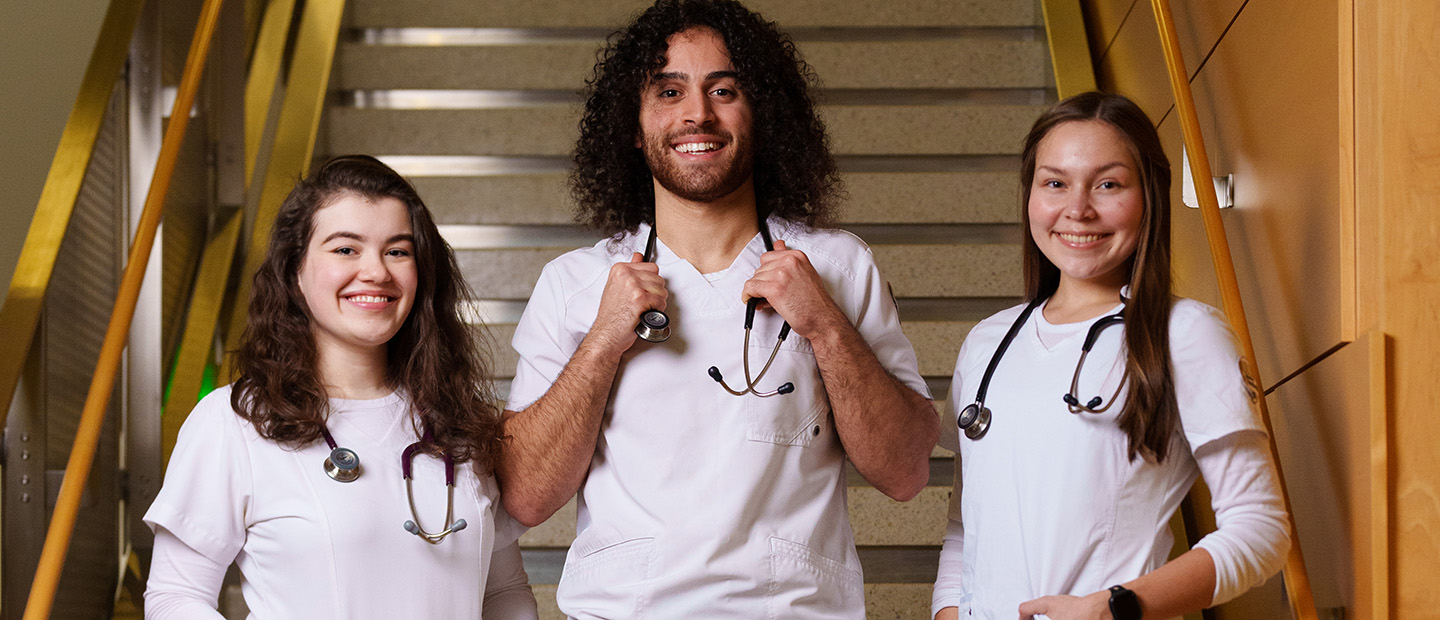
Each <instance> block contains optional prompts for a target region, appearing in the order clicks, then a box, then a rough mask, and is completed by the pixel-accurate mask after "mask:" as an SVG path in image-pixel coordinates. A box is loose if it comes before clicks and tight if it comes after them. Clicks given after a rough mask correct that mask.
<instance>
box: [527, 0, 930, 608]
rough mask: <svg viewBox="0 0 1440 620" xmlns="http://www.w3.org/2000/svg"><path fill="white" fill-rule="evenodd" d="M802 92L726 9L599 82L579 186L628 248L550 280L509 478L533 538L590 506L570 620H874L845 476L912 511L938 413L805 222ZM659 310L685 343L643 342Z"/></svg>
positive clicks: (657, 17)
mask: <svg viewBox="0 0 1440 620" xmlns="http://www.w3.org/2000/svg"><path fill="white" fill-rule="evenodd" d="M806 71H807V70H806V69H804V65H803V64H801V63H800V62H799V61H798V60H797V58H796V57H795V52H794V48H793V46H792V45H791V44H790V43H789V40H788V39H787V38H785V37H783V36H782V35H780V34H779V33H778V32H776V30H775V28H774V25H773V24H770V23H767V22H765V21H764V20H763V19H761V18H760V17H759V16H758V15H756V14H754V13H751V12H749V11H748V10H746V9H745V8H744V7H743V6H741V5H739V4H738V3H736V2H734V1H733V0H661V1H660V2H658V3H657V4H656V5H655V6H653V7H651V8H650V9H649V10H647V11H646V12H645V13H644V14H642V15H640V16H639V17H638V18H637V19H636V21H635V23H633V24H632V25H631V26H630V27H629V28H628V29H626V30H625V31H623V32H622V33H620V35H619V36H618V37H615V38H612V44H611V45H610V47H609V48H608V49H607V50H606V51H605V53H604V56H603V59H602V60H601V61H600V62H599V63H598V64H597V65H596V69H595V77H594V79H593V80H592V81H591V83H590V91H591V92H590V94H589V99H588V101H587V103H586V108H585V114H584V118H583V120H582V121H581V137H580V140H579V144H578V146H577V148H576V156H575V159H576V164H577V170H576V171H575V173H574V174H573V176H572V189H573V190H574V194H575V196H576V197H577V199H578V201H579V204H580V209H581V217H582V218H583V219H586V220H588V221H589V222H590V223H591V224H592V225H594V226H595V227H596V228H598V229H600V230H602V231H604V232H606V233H609V234H611V235H612V238H611V239H610V240H608V241H602V242H600V243H599V244H597V245H596V246H595V247H593V248H588V249H584V250H577V251H575V252H571V253H569V254H566V255H565V256H562V257H560V258H558V259H556V260H555V261H553V262H551V263H550V264H549V265H547V266H546V268H545V270H544V272H543V273H542V275H541V276H540V280H539V282H538V283H537V284H536V288H535V292H534V294H533V295H532V297H531V301H530V304H529V306H528V307H527V308H526V311H525V315H524V317H523V318H522V319H521V321H520V324H519V326H518V328H517V329H516V333H515V339H514V346H515V349H516V351H517V352H518V353H519V354H520V363H519V366H518V368H517V370H516V376H515V381H514V383H513V386H512V388H511V394H510V402H509V405H508V406H507V407H506V409H507V411H506V424H505V428H506V433H507V434H508V435H509V440H508V441H509V443H508V444H507V445H506V450H505V453H504V456H503V458H502V461H503V462H502V464H501V465H500V468H499V475H500V479H501V482H502V485H503V491H504V493H503V498H504V502H505V506H506V508H507V509H508V510H509V511H510V513H511V514H512V515H514V516H515V517H516V518H517V519H519V520H520V521H521V522H523V523H526V524H528V525H535V524H538V523H540V522H542V521H544V520H545V519H546V518H548V517H549V516H550V515H551V514H553V513H554V512H555V511H556V510H557V509H559V508H560V507H561V506H562V505H564V503H565V502H566V501H567V500H568V499H569V498H570V497H571V496H572V495H574V494H575V493H576V491H577V490H578V491H579V518H578V521H579V523H578V530H579V534H578V536H577V538H576V540H575V543H574V544H573V545H572V546H571V548H570V553H569V556H568V558H567V561H566V565H565V570H564V576H563V578H562V579H561V583H560V587H559V591H558V594H557V598H558V600H559V604H560V609H561V610H562V611H564V612H565V613H566V614H568V615H569V616H571V617H578V618H638V617H649V618H686V617H690V618H716V617H726V618H759V617H786V618H827V619H829V618H863V617H864V615H865V612H864V601H863V590H862V579H861V575H860V564H859V560H858V558H857V556H856V552H855V544H854V535H853V533H852V532H851V530H850V525H849V519H848V517H847V514H846V508H845V486H846V484H845V470H844V464H845V461H846V460H847V458H848V460H850V461H851V462H852V463H853V464H854V465H855V468H856V469H857V470H858V471H859V472H860V473H861V474H862V475H864V476H865V477H866V478H867V479H868V480H870V482H871V483H872V484H874V485H875V487H876V488H878V489H880V490H881V491H883V492H884V493H886V494H887V495H889V496H891V497H894V498H896V499H900V500H906V499H909V498H911V497H913V496H914V495H915V494H916V493H918V492H919V491H920V489H921V488H923V487H924V486H925V483H926V480H927V479H928V477H929V467H928V457H929V453H930V447H931V446H932V445H934V443H935V440H936V437H937V434H938V432H939V431H938V421H937V416H936V414H935V412H934V410H933V408H932V407H931V406H930V403H929V400H928V398H929V397H928V395H927V394H926V393H925V391H926V390H925V386H924V383H923V382H922V380H921V378H920V376H919V373H918V372H917V370H916V361H915V354H914V351H913V349H912V348H911V346H910V343H909V342H908V341H907V340H906V339H905V337H904V335H903V334H902V333H901V331H900V326H899V321H898V317H897V315H896V308H895V305H894V301H893V300H892V299H891V297H890V294H889V287H888V286H887V285H886V283H885V281H884V280H883V279H882V278H881V277H880V275H879V272H878V270H877V269H876V267H875V263H874V260H873V258H872V257H871V255H870V251H869V248H867V247H866V246H865V245H864V244H863V243H862V242H860V241H859V240H858V239H856V238H855V237H854V236H852V235H849V234H848V233H844V232H840V231H833V230H819V229H814V228H812V227H811V225H813V224H817V223H821V222H824V221H825V220H826V219H827V217H828V216H829V215H830V210H831V207H832V205H833V203H834V200H835V199H834V194H835V188H836V185H837V174H836V171H835V165H834V162H833V160H832V159H831V158H830V156H829V153H828V152H827V150H826V138H825V132H824V127H823V125H822V124H821V123H820V121H819V120H818V119H817V118H816V115H815V111H814V106H813V104H812V102H811V100H810V98H809V95H808V92H807V83H808V80H807V77H808V76H807V73H806ZM762 225H763V226H764V227H765V228H764V230H763V231H762V229H761V226H762ZM652 231H654V232H656V233H658V234H655V235H654V236H653V237H652ZM762 232H763V233H765V234H760V233H762ZM767 236H768V237H770V238H773V239H774V243H773V248H774V249H773V251H765V240H766V238H767ZM652 238H653V239H654V241H653V245H654V250H653V257H652V258H651V260H650V261H649V262H647V261H646V260H645V255H646V254H647V252H646V246H647V245H649V242H650V240H651V239H652ZM750 298H763V299H764V300H766V303H765V304H762V305H761V306H760V310H759V311H758V312H757V313H756V315H755V317H754V329H753V333H750V332H743V331H742V329H743V326H744V324H745V323H746V319H745V313H746V305H745V303H744V302H745V300H748V299H750ZM650 309H656V310H663V311H664V312H666V313H667V314H668V315H669V318H670V322H671V324H670V330H671V331H672V332H673V335H671V336H670V338H669V340H667V341H664V342H659V343H653V342H647V341H645V340H639V339H638V338H637V337H636V333H637V332H636V325H637V322H638V321H639V320H640V317H641V314H642V313H644V312H646V311H647V310H650ZM787 321H788V323H789V326H790V327H791V328H793V335H790V336H789V337H788V338H784V339H783V340H779V341H777V340H772V339H773V338H776V336H777V335H779V334H781V333H782V323H784V322H787ZM745 346H749V347H753V348H751V349H750V350H748V351H745V350H744V347H745ZM772 351H773V353H772ZM767 360H770V361H767ZM762 364H763V366H762ZM712 366H714V367H715V368H714V369H713V370H712V369H710V367H712ZM762 368H768V370H762ZM707 370H708V372H707ZM707 374H709V375H718V376H717V377H716V378H715V379H714V380H712V377H711V376H707ZM754 375H763V377H761V376H754ZM752 376H754V378H753V382H752V381H751V378H752ZM722 379H723V380H725V381H728V382H729V386H730V388H733V389H734V392H731V391H728V388H726V387H724V386H722V385H720V384H719V382H720V381H721V380H722ZM784 383H788V384H790V386H792V387H793V391H791V390H783V389H782V390H778V392H776V393H771V392H772V391H775V390H776V389H777V386H780V385H781V384H784ZM752 385H753V387H754V390H753V391H752V390H747V389H746V388H747V387H748V386H752ZM737 386H738V387H737ZM735 392H740V393H742V395H736V394H735Z"/></svg>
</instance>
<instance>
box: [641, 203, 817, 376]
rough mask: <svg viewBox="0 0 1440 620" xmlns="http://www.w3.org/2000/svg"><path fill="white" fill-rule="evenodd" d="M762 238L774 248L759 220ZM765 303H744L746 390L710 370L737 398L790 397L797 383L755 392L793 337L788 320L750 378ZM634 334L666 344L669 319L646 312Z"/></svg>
mask: <svg viewBox="0 0 1440 620" xmlns="http://www.w3.org/2000/svg"><path fill="white" fill-rule="evenodd" d="M656 228H657V227H656V226H653V225H652V226H651V227H650V239H649V240H648V241H646V242H645V253H644V254H642V255H641V260H643V261H644V262H647V263H648V262H652V261H654V259H655V237H656ZM760 239H761V240H762V241H764V242H765V251H766V252H770V251H773V250H774V249H775V242H774V241H773V240H772V239H771V238H770V227H769V226H767V225H766V224H765V222H764V221H763V220H761V221H760ZM764 301H765V299H764V298H763V297H751V298H750V300H749V301H747V302H745V348H744V349H742V350H741V354H740V359H741V362H742V364H743V366H744V368H745V389H742V390H736V389H734V388H731V387H730V386H729V385H728V384H726V383H725V377H724V375H722V374H720V369H719V368H718V367H716V366H711V367H710V369H709V370H708V371H707V372H708V374H709V375H710V378H711V379H714V380H715V382H716V383H719V384H720V387H722V388H724V389H725V391H726V392H729V393H731V394H734V395H736V396H744V395H746V394H754V395H756V396H759V397H761V398H765V397H770V396H776V395H779V394H789V393H791V392H794V391H795V384H793V383H790V382H788V381H787V382H785V383H784V384H782V385H781V386H780V387H777V388H775V389H773V390H770V391H768V392H762V391H760V390H757V389H755V386H756V385H757V384H759V383H760V380H761V379H763V378H765V373H767V372H769V371H770V365H771V364H772V363H774V362H775V356H776V355H778V354H779V353H780V345H782V344H784V343H785V338H786V337H787V336H789V335H790V322H789V321H785V322H784V323H783V324H782V325H781V326H780V337H779V338H778V339H776V341H775V348H774V349H772V350H771V351H770V358H769V359H767V360H765V366H764V367H762V368H761V369H760V374H758V375H755V377H754V378H751V376H750V331H751V328H752V327H754V325H755V309H756V308H757V307H758V306H759V305H760V304H761V303H762V302H764ZM635 333H636V335H638V336H640V338H642V339H644V340H646V341H649V342H664V341H665V340H666V339H668V338H670V318H669V317H668V316H666V315H665V313H664V312H661V311H659V310H646V311H645V312H644V313H643V314H641V315H640V324H639V325H636V326H635Z"/></svg>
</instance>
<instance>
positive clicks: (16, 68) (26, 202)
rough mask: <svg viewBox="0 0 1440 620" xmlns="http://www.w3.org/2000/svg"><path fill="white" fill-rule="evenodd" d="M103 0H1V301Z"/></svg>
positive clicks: (102, 11)
mask: <svg viewBox="0 0 1440 620" xmlns="http://www.w3.org/2000/svg"><path fill="white" fill-rule="evenodd" d="M108 5H109V3H108V2H95V1H93V0H46V1H45V2H35V1H34V0H0V58H3V59H5V60H4V62H0V110H3V111H4V114H0V187H4V188H6V191H5V193H4V195H3V196H0V221H3V222H6V225H5V226H0V301H3V300H4V298H5V295H6V294H7V293H8V292H9V290H10V276H11V274H12V273H14V270H15V261H16V260H17V259H18V258H19V257H20V248H21V247H22V246H23V245H24V243H25V234H26V232H28V231H29V228H30V218H31V216H32V215H33V214H34V212H35V203H36V202H38V201H39V200H40V190H41V189H42V188H43V187H44V185H45V175H46V174H48V173H49V171H50V162H51V160H52V159H53V158H54V156H55V147H56V146H57V145H58V144H59V143H60V133H61V132H62V131H63V130H64V128H65V119H66V118H67V117H68V116H69V115H70V108H71V107H72V106H73V105H74V104H75V94H76V92H78V91H79V89H80V79H81V77H82V76H83V75H84V73H85V67H86V65H87V64H88V63H89V62H90V50H91V49H92V48H93V47H94V45H95V38H96V37H97V36H98V35H99V33H100V23H101V22H102V21H103V20H104V17H105V9H106V7H107V6H108Z"/></svg>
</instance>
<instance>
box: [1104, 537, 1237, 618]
mask: <svg viewBox="0 0 1440 620" xmlns="http://www.w3.org/2000/svg"><path fill="white" fill-rule="evenodd" d="M1110 585H1114V584H1110ZM1120 585H1123V586H1125V587H1126V588H1129V589H1130V591H1132V592H1134V593H1135V597H1136V598H1138V599H1140V612H1141V614H1140V617H1142V618H1178V617H1180V616H1183V615H1185V614H1188V613H1192V612H1196V611H1199V610H1201V609H1205V608H1206V607H1209V606H1210V599H1211V597H1212V596H1213V595H1214V593H1215V562H1214V560H1213V559H1211V557H1210V553H1209V552H1207V551H1205V550H1204V549H1191V550H1189V551H1186V552H1185V553H1183V554H1181V555H1180V557H1177V558H1175V559H1173V560H1170V561H1169V562H1166V563H1165V565H1164V566H1161V567H1160V568H1157V569H1155V570H1153V571H1150V572H1149V573H1146V574H1145V575H1143V576H1141V577H1140V578H1139V579H1136V580H1134V581H1131V582H1129V583H1124V584H1120ZM1100 594H1101V595H1102V596H1104V597H1105V599H1106V601H1107V605H1108V601H1109V598H1110V594H1109V592H1108V591H1102V592H1101V593H1100Z"/></svg>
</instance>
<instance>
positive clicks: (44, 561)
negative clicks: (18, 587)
mask: <svg viewBox="0 0 1440 620" xmlns="http://www.w3.org/2000/svg"><path fill="white" fill-rule="evenodd" d="M221 2H222V0H205V4H204V6H203V7H202V8H201V11H200V19H199V21H198V23H197V25H196V27H195V36H194V38H193V40H192V41H191V44H190V52H189V56H187V57H186V59H185V70H184V74H183V75H182V76H181V78H180V86H179V88H178V90H177V92H176V96H175V107H174V108H173V110H172V111H171V113H170V122H169V124H168V125H167V126H166V131H165V138H164V142H162V143H161V147H160V155H159V159H158V161H156V163H155V176H154V178H153V180H152V181H151V183H150V190H149V192H148V193H147V194H146V196H145V207H144V210H142V211H141V213H140V222H139V225H138V227H137V229H136V231H135V241H134V242H133V243H132V244H131V245H130V256H129V258H128V260H127V261H126V264H125V271H124V273H123V275H122V276H121V279H120V292H119V294H118V295H117V296H116V298H115V306H114V309H113V310H111V313H110V323H109V326H108V327H107V328H106V330H105V341H104V343H103V344H102V345H101V347H100V359H99V361H98V362H97V363H96V367H95V375H94V376H93V377H92V378H91V381H90V391H89V392H88V394H87V395H86V397H85V406H84V409H83V410H82V412H81V414H80V423H79V425H78V427H77V429H76V432H75V443H74V445H73V446H72V447H71V449H70V460H69V463H67V464H66V466H65V478H64V481H63V482H61V484H60V496H59V499H58V500H57V501H56V504H55V512H54V514H53V515H52V516H51V518H50V527H49V530H48V531H47V532H46V534H45V546H44V548H43V550H42V551H41V553H40V564H39V566H38V568H36V571H35V580H34V582H33V583H32V584H31V586H30V599H29V601H28V602H26V605H25V615H24V616H23V617H24V618H25V620H44V619H45V618H48V617H50V610H51V608H52V607H53V605H54V603H55V592H56V589H57V588H58V586H59V583H60V572H61V569H63V568H64V566H65V556H66V553H67V552H68V551H69V549H70V538H71V535H72V534H73V533H74V530H75V521H76V517H77V515H78V513H79V511H80V500H81V496H82V495H83V494H84V491H85V483H86V481H87V479H88V478H89V476H90V466H91V465H92V464H93V463H94V461H95V449H96V447H97V446H99V443H100V430H101V426H102V425H103V423H104V421H105V409H106V407H107V406H108V405H109V402H110V394H111V393H112V391H113V390H114V386H115V375H116V373H117V372H118V371H119V369H120V359H121V356H122V354H123V353H124V350H125V341H126V339H127V338H128V337H129V333H130V321H131V319H133V318H134V316H135V304H136V302H137V301H138V300H139V297H140V283H141V281H142V280H143V279H144V277H145V270H146V267H147V266H148V264H149V262H150V250H151V249H152V248H153V247H154V245H155V236H156V232H157V229H158V228H159V226H160V216H161V215H162V214H163V211H164V209H165V196H166V194H167V193H168V192H169V189H170V180H171V178H172V176H173V175H174V172H175V165H176V163H177V162H178V161H179V157H180V146H181V143H182V141H183V140H184V139H185V130H186V128H187V127H188V125H189V122H190V108H191V107H192V106H193V105H194V103H195V94H196V92H197V91H198V90H199V89H200V79H201V77H203V75H204V73H205V59H206V57H207V56H208V55H209V53H210V43H211V40H212V39H213V38H214V34H215V25H216V23H217V22H218V21H219V17H220V5H221Z"/></svg>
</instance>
